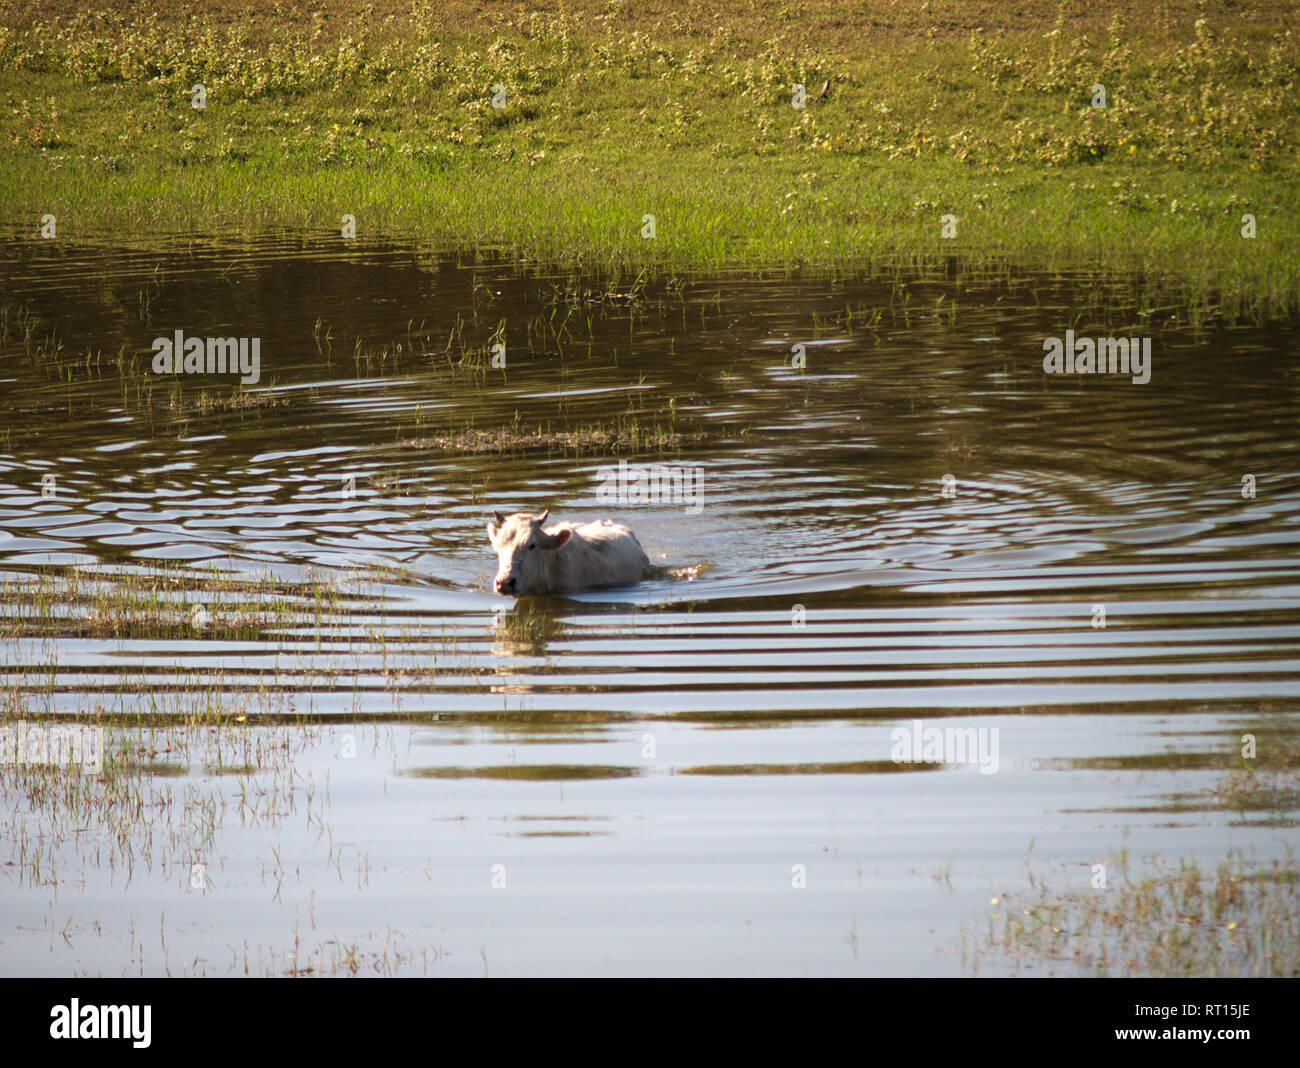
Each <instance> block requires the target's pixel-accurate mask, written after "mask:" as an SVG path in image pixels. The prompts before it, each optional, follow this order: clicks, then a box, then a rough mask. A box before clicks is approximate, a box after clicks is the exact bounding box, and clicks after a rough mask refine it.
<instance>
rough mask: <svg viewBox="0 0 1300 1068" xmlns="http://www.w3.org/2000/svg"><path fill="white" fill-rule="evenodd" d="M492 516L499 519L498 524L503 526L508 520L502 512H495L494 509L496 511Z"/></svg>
mask: <svg viewBox="0 0 1300 1068" xmlns="http://www.w3.org/2000/svg"><path fill="white" fill-rule="evenodd" d="M492 517H493V518H494V519H495V520H496V521H497V526H502V525H504V523H505V521H506V517H505V516H503V515H502V514H501V513H500V512H495V511H494V512H493V513H492Z"/></svg>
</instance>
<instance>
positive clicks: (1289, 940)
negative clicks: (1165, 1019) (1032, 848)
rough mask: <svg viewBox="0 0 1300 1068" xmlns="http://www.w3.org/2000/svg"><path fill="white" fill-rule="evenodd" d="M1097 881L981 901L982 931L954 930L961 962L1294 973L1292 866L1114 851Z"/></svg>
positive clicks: (1169, 972) (1299, 965)
mask: <svg viewBox="0 0 1300 1068" xmlns="http://www.w3.org/2000/svg"><path fill="white" fill-rule="evenodd" d="M1111 879H1112V884H1111V885H1110V886H1109V887H1108V888H1105V889H1091V888H1089V889H1083V890H1061V889H1057V888H1055V887H1054V886H1053V885H1051V883H1050V882H1049V881H1048V880H1047V879H1046V878H1044V877H1041V876H1035V875H1033V874H1031V875H1030V876H1029V889H1028V891H1027V892H1024V893H1019V894H1007V893H1003V894H999V895H997V896H995V897H994V898H992V899H991V901H990V906H991V907H990V912H989V916H988V921H987V926H986V928H985V929H984V930H983V932H981V933H976V932H972V931H967V930H963V932H962V936H961V955H962V962H963V964H964V965H965V966H966V967H967V968H968V969H969V970H970V971H972V972H974V973H978V972H979V971H980V970H981V968H982V967H983V966H985V965H996V966H998V967H1009V968H1010V969H1011V970H1013V971H1017V972H1019V971H1025V970H1031V969H1032V970H1046V971H1048V972H1051V973H1057V972H1061V971H1067V972H1071V973H1081V974H1088V975H1109V976H1183V977H1205V976H1296V975H1300V913H1297V911H1296V908H1295V902H1296V894H1297V890H1298V889H1300V868H1298V867H1297V864H1296V858H1295V855H1294V853H1292V852H1290V851H1288V853H1287V855H1286V858H1285V859H1283V860H1274V861H1272V862H1270V863H1267V864H1264V863H1256V862H1254V861H1248V860H1247V859H1246V858H1245V857H1244V856H1243V855H1242V854H1240V853H1233V854H1230V855H1229V856H1228V858H1227V859H1226V860H1224V861H1223V862H1222V863H1220V864H1219V865H1218V866H1217V867H1215V868H1214V869H1213V870H1210V869H1205V868H1202V867H1201V864H1200V862H1198V861H1197V860H1195V859H1191V858H1184V859H1181V860H1177V861H1164V860H1160V859H1152V860H1150V861H1148V862H1146V863H1145V864H1144V865H1142V867H1141V869H1140V870H1135V869H1134V868H1133V867H1132V866H1131V864H1130V860H1129V857H1128V855H1127V853H1123V854H1121V855H1120V856H1119V857H1118V858H1116V861H1115V864H1114V867H1113V869H1112V875H1111Z"/></svg>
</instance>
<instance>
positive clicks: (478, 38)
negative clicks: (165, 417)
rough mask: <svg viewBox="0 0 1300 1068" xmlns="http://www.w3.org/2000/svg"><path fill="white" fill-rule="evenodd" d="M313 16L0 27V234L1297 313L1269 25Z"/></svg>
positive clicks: (1297, 217)
mask: <svg viewBox="0 0 1300 1068" xmlns="http://www.w3.org/2000/svg"><path fill="white" fill-rule="evenodd" d="M108 6H109V8H110V11H111V9H112V8H114V7H115V6H116V5H114V4H112V3H110V4H109V5H108ZM337 6H338V5H336V4H335V3H333V2H332V0H327V2H324V3H322V4H320V5H318V9H313V10H312V11H308V10H307V9H304V10H303V11H302V12H301V14H300V15H299V14H297V13H288V12H284V11H281V10H279V9H276V11H275V12H274V14H272V13H271V11H270V8H269V7H267V8H266V11H265V12H262V11H259V10H258V7H259V6H258V5H254V7H253V8H252V10H251V11H243V10H240V11H239V12H238V13H237V14H236V13H235V12H234V11H233V10H227V9H226V8H224V7H223V6H218V7H217V8H216V9H214V10H211V11H205V12H203V13H197V14H195V13H192V12H190V11H188V10H184V9H176V10H175V11H172V10H170V9H167V10H160V11H158V12H156V13H150V14H149V15H147V16H140V15H139V14H138V13H137V12H134V10H132V12H131V13H130V14H129V15H126V16H123V15H120V14H113V13H110V14H107V15H93V16H91V15H86V16H72V17H68V16H66V15H62V14H61V13H58V15H57V17H56V9H55V7H54V6H53V5H47V4H42V3H38V4H35V5H30V6H28V7H25V8H21V9H17V10H15V9H12V8H7V9H6V10H5V14H4V16H3V20H4V24H3V26H0V91H3V92H4V93H5V95H6V98H7V99H10V101H11V104H12V106H10V107H6V108H5V110H4V114H3V115H2V116H0V137H2V138H3V140H4V142H5V145H6V152H7V158H6V166H5V167H4V168H3V170H0V211H3V212H4V214H5V216H6V217H7V218H11V219H23V220H31V222H30V223H29V224H28V225H30V226H32V227H34V226H36V225H37V222H36V220H39V219H40V217H41V216H42V214H44V213H45V212H47V211H48V212H51V213H53V214H54V215H55V216H56V217H57V218H58V224H59V228H60V229H59V236H60V237H61V238H62V237H65V236H71V237H76V236H78V235H79V234H81V233H85V232H89V231H91V230H94V229H100V230H103V229H107V230H110V231H111V232H113V233H114V234H122V233H123V232H127V233H134V234H139V233H143V232H156V231H158V230H171V231H189V232H196V231H197V232H202V233H216V232H221V231H222V230H223V229H224V230H229V229H234V230H238V231H250V230H258V229H262V228H265V227H266V226H268V225H271V226H275V225H291V226H296V227H302V226H306V227H308V228H311V229H316V230H319V231H322V232H324V231H327V230H334V231H335V232H336V233H337V232H338V231H339V228H340V225H341V222H340V220H341V216H342V215H343V214H345V213H346V214H349V215H353V216H355V219H356V223H357V227H358V230H359V232H360V233H362V234H377V233H419V234H421V235H424V236H426V237H428V238H431V239H433V240H437V241H442V242H454V243H457V244H461V245H464V244H473V245H482V246H494V247H498V248H505V249H508V250H511V251H513V252H516V253H518V254H520V255H521V256H527V257H540V258H543V259H547V260H555V261H567V262H581V263H583V264H585V265H587V266H589V267H590V266H601V265H614V266H617V267H620V268H624V267H625V268H628V269H629V276H630V277H635V270H634V269H635V268H639V267H643V266H646V265H660V266H662V265H669V264H672V265H679V266H689V267H691V268H700V267H709V266H719V265H724V264H727V265H731V264H736V263H740V262H748V263H754V264H782V265H796V264H797V265H807V264H813V263H825V264H827V265H830V266H836V265H843V264H846V263H867V264H871V263H880V262H882V261H889V262H904V263H907V264H909V265H915V264H922V263H930V264H941V263H943V262H944V260H945V259H946V257H948V256H950V255H953V254H955V255H957V256H958V257H963V258H966V259H968V260H972V261H984V262H1004V261H1006V260H1008V259H1009V260H1011V261H1013V262H1016V263H1018V264H1020V265H1026V264H1033V263H1037V264H1039V265H1041V266H1063V265H1074V266H1085V267H1100V268H1101V269H1103V270H1105V271H1110V272H1124V273H1127V272H1131V271H1133V272H1136V273H1133V274H1132V275H1130V276H1129V277H1131V278H1132V280H1133V285H1134V286H1135V287H1136V288H1137V289H1138V290H1139V291H1140V292H1141V293H1142V294H1143V299H1144V302H1145V303H1146V304H1147V305H1148V306H1150V307H1156V306H1169V307H1174V308H1177V309H1179V310H1180V311H1181V312H1182V313H1183V314H1184V315H1185V316H1186V318H1188V319H1191V320H1193V321H1194V322H1195V321H1203V320H1205V319H1206V318H1210V317H1213V316H1214V315H1215V314H1217V313H1219V312H1226V313H1229V314H1233V313H1243V314H1248V315H1254V316H1265V315H1271V314H1277V313H1279V312H1282V311H1286V310H1294V309H1295V307H1296V306H1297V303H1298V302H1300V301H1298V298H1300V274H1298V273H1297V271H1296V268H1295V265H1294V258H1293V257H1291V256H1290V254H1289V250H1290V249H1291V248H1293V247H1294V246H1295V245H1296V244H1297V237H1300V203H1298V202H1297V198H1298V197H1300V183H1297V182H1296V181H1295V173H1296V172H1295V167H1296V163H1295V157H1296V147H1297V140H1298V132H1300V112H1297V109H1296V108H1295V107H1294V100H1293V97H1294V81H1295V77H1296V73H1297V55H1298V50H1300V42H1297V40H1296V39H1295V37H1294V35H1293V34H1285V33H1284V32H1283V30H1284V28H1285V25H1286V15H1287V5H1286V4H1285V2H1284V0H1279V2H1266V3H1261V4H1256V5H1252V6H1251V7H1250V8H1249V9H1244V8H1241V7H1240V6H1239V5H1237V4H1234V3H1231V2H1229V0H1208V2H1202V3H1192V2H1174V3H1172V4H1168V5H1165V7H1164V8H1163V9H1162V11H1163V12H1164V14H1163V15H1162V17H1160V18H1152V17H1149V15H1148V13H1147V12H1146V11H1145V10H1144V9H1143V8H1141V7H1137V8H1126V9H1122V10H1120V11H1115V10H1113V9H1112V8H1111V7H1106V6H1093V7H1088V6H1079V7H1075V8H1073V9H1067V8H1065V7H1062V8H1061V9H1060V10H1059V12H1054V11H1051V10H1044V11H1043V12H1042V13H1041V14H1038V13H1037V12H1034V13H1033V14H1031V15H1028V16H1026V15H1025V14H1024V13H1021V12H1017V13H1016V14H1015V15H1014V16H1013V15H1012V14H1011V11H1010V9H1009V8H1006V9H1003V10H992V11H991V10H990V9H989V7H988V5H986V4H979V3H977V2H975V0H959V2H956V3H953V4H948V5H945V7H944V9H943V11H942V12H939V11H937V10H932V9H931V8H930V7H928V6H926V5H920V6H917V7H915V8H914V9H910V10H909V9H906V8H904V7H899V6H897V5H893V6H889V7H888V8H887V10H886V9H885V7H884V6H883V5H877V4H865V5H860V6H856V7H855V6H852V5H849V6H846V5H843V4H840V3H836V2H835V0H814V2H812V3H809V4H805V5H802V6H801V7H800V9H799V11H798V13H797V16H796V15H795V14H794V13H792V12H791V11H790V10H787V9H786V8H784V7H781V6H779V5H778V6H775V7H771V8H764V7H761V6H760V7H757V8H754V7H744V8H725V7H724V8H722V9H721V10H717V9H711V8H710V9H705V8H701V9H699V10H691V11H678V10H669V12H668V13H667V15H666V16H665V15H664V14H661V13H653V12H648V13H638V15H637V16H634V17H631V18H628V17H627V16H626V14H625V13H622V12H619V13H617V14H616V13H615V12H614V10H613V9H611V8H609V7H608V6H607V5H605V4H604V3H603V2H601V0H575V2H574V3H573V4H571V5H569V6H568V8H567V9H566V10H564V11H561V12H539V11H526V10H524V9H523V8H502V9H500V10H498V9H497V7H495V6H494V7H493V8H492V10H491V11H490V12H489V13H482V12H480V11H479V10H478V9H477V8H476V7H474V6H472V5H470V4H469V2H468V0H449V2H448V3H444V4H438V5H417V6H415V7H414V8H412V7H410V6H409V5H406V4H400V3H396V2H387V0H385V2H381V3H379V4H377V5H372V6H370V7H367V8H366V9H365V10H362V11H352V10H349V11H348V12H347V13H346V17H343V15H342V12H341V11H340V12H339V17H334V18H327V17H322V14H323V13H324V14H329V13H331V10H332V9H334V8H336V7H337ZM200 82H201V83H203V84H204V85H205V87H206V90H207V94H208V96H207V101H206V107H205V108H204V109H203V110H196V109H195V108H193V107H191V87H192V86H193V85H194V84H196V83H200ZM796 84H798V85H802V86H805V87H806V88H807V100H806V105H807V106H806V107H802V108H800V107H795V106H794V101H795V89H794V86H795V85H796ZM1098 84H1100V85H1102V86H1104V87H1105V89H1106V92H1107V99H1106V101H1105V106H1104V107H1098V106H1093V102H1094V99H1095V97H1096V90H1095V89H1094V86H1096V85H1098ZM494 86H501V87H502V88H503V89H504V94H505V97H504V101H503V103H504V106H503V107H494V106H493V102H492V96H493V87H494ZM882 87H885V88H882ZM412 101H418V106H414V105H413V104H412ZM1246 214H1251V215H1254V216H1257V217H1258V235H1257V236H1256V237H1255V238H1253V239H1246V238H1243V236H1242V234H1241V229H1242V225H1243V222H1242V217H1243V216H1244V215H1246ZM646 215H654V216H655V223H656V231H655V236H654V237H653V239H651V238H648V237H643V236H642V235H643V233H644V226H645V224H644V222H643V219H644V217H645V216H646ZM945 215H951V216H953V218H954V221H955V224H956V226H957V234H956V237H955V238H953V239H951V240H946V239H944V238H943V237H942V236H941V227H942V218H943V216H945ZM628 291H629V288H628V287H627V286H623V285H621V284H618V283H615V284H614V285H611V287H610V289H609V292H611V293H613V294H621V293H626V292H628ZM611 299H616V298H611ZM140 304H141V307H142V309H144V310H146V311H147V304H148V294H143V295H142V296H141V298H140Z"/></svg>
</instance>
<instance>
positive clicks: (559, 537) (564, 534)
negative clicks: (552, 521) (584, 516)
mask: <svg viewBox="0 0 1300 1068" xmlns="http://www.w3.org/2000/svg"><path fill="white" fill-rule="evenodd" d="M572 533H573V531H571V530H557V531H556V532H555V545H554V546H552V548H555V549H558V548H559V547H560V546H561V545H563V544H564V543H565V542H566V541H568V540H569V535H571V534H572Z"/></svg>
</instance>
